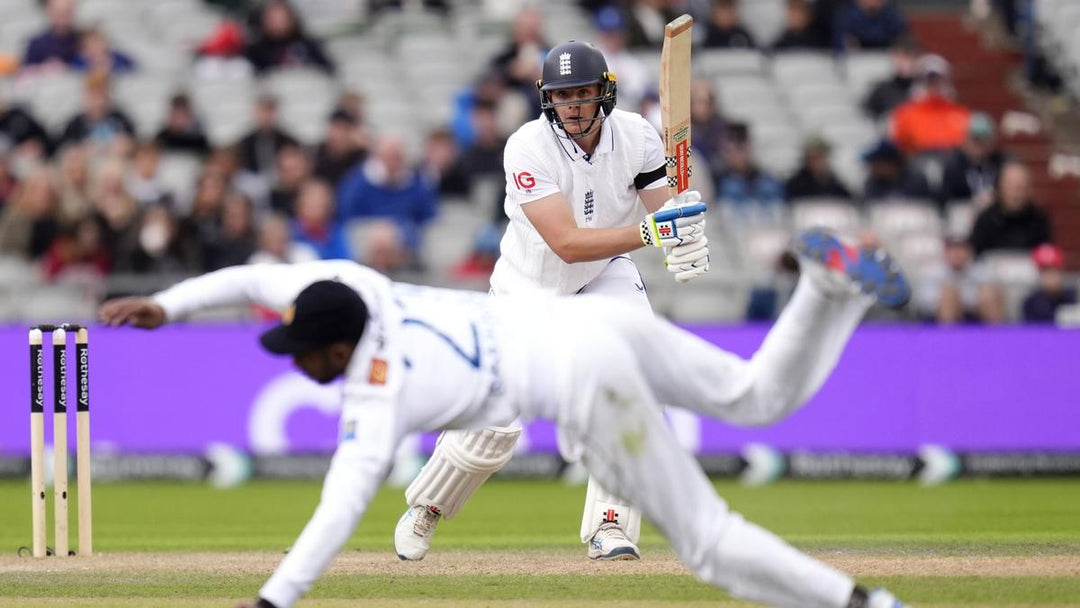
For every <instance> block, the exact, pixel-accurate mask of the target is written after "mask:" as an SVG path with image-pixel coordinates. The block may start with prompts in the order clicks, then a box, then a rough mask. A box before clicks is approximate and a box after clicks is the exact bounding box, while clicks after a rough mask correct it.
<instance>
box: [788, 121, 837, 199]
mask: <svg viewBox="0 0 1080 608" xmlns="http://www.w3.org/2000/svg"><path fill="white" fill-rule="evenodd" d="M830 152H831V148H830V147H829V144H828V142H826V141H825V140H824V139H822V138H821V137H817V136H813V137H810V138H809V139H807V140H806V143H805V144H804V145H803V164H802V167H800V168H799V170H798V171H797V172H796V173H795V175H793V176H791V178H790V179H788V181H787V183H786V184H785V185H784V194H785V195H786V197H787V200H788V201H796V200H798V199H801V198H813V197H831V198H846V199H850V198H851V192H849V191H848V189H847V188H845V187H844V184H842V183H840V180H839V179H838V178H837V177H836V174H835V173H833V171H832V168H830V167H829V153H830Z"/></svg>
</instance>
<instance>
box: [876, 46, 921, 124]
mask: <svg viewBox="0 0 1080 608" xmlns="http://www.w3.org/2000/svg"><path fill="white" fill-rule="evenodd" d="M920 54H921V51H920V49H919V47H918V45H916V44H915V42H914V41H912V40H911V38H908V37H906V36H905V37H903V38H901V39H899V40H897V41H896V42H895V43H894V44H893V45H892V46H891V47H889V60H890V61H891V62H892V70H893V75H892V77H890V78H888V79H886V80H883V81H881V82H879V83H877V84H876V85H874V88H873V89H871V90H870V94H869V95H867V97H866V99H865V100H864V101H863V109H864V110H866V113H867V114H869V115H870V116H873V117H874V118H875V119H877V120H881V119H883V118H885V117H886V116H888V115H889V113H890V112H892V111H893V110H894V109H895V108H896V107H898V106H900V105H903V104H904V103H905V102H907V100H908V99H909V98H910V97H911V87H912V85H914V84H915V63H916V62H917V61H918V60H919V56H920Z"/></svg>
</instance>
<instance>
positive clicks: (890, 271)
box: [795, 228, 911, 308]
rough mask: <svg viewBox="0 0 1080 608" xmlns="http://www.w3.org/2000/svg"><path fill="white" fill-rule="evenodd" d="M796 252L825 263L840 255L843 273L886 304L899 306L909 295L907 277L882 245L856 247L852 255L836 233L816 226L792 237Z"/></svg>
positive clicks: (886, 305) (878, 301) (866, 292)
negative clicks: (879, 246)
mask: <svg viewBox="0 0 1080 608" xmlns="http://www.w3.org/2000/svg"><path fill="white" fill-rule="evenodd" d="M795 253H796V254H798V255H799V256H801V257H804V258H806V259H809V260H813V261H815V262H818V263H820V264H824V265H826V266H828V265H829V261H830V260H832V259H834V258H836V257H839V259H840V260H841V261H842V264H843V272H844V274H846V275H847V276H848V277H849V278H850V279H851V280H852V281H854V282H855V284H856V285H858V287H859V290H860V291H862V292H863V293H864V294H866V295H868V296H871V297H873V298H874V299H875V300H876V301H877V303H878V304H880V305H881V306H884V307H886V308H901V307H903V306H904V305H905V304H907V303H908V300H910V299H911V287H910V286H909V285H908V282H907V279H905V278H904V275H903V273H902V272H901V271H900V268H899V266H897V264H896V261H895V260H893V258H892V256H890V255H889V254H888V253H886V252H885V250H884V249H869V248H864V249H859V250H857V252H856V255H855V257H854V258H852V257H851V254H850V252H849V250H848V248H847V247H845V246H844V244H843V243H841V242H840V239H838V238H836V235H834V234H832V233H831V232H829V231H828V230H824V229H820V228H815V229H812V230H808V231H806V232H803V233H800V234H799V235H798V236H796V237H795ZM834 270H835V269H834Z"/></svg>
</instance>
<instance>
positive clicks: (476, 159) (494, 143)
mask: <svg viewBox="0 0 1080 608" xmlns="http://www.w3.org/2000/svg"><path fill="white" fill-rule="evenodd" d="M472 123H473V132H474V133H475V134H476V138H475V139H474V140H473V143H472V145H471V146H469V147H468V148H467V149H466V150H465V151H464V152H463V153H462V155H461V169H462V171H464V172H465V174H466V175H468V176H469V178H470V179H476V178H483V177H499V178H500V180H501V179H502V177H503V148H504V147H505V146H506V138H505V137H503V136H502V134H501V133H499V127H498V122H497V120H496V116H495V104H493V103H490V102H480V103H477V104H476V105H475V106H473V111H472Z"/></svg>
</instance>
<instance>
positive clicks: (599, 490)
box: [581, 477, 641, 545]
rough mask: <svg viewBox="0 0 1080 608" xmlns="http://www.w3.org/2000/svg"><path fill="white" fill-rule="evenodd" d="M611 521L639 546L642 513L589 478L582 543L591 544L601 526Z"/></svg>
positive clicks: (582, 518)
mask: <svg viewBox="0 0 1080 608" xmlns="http://www.w3.org/2000/svg"><path fill="white" fill-rule="evenodd" d="M611 521H613V522H615V523H617V524H619V527H620V528H622V531H623V533H624V534H626V538H628V539H630V542H632V543H634V544H635V545H636V544H637V542H638V538H639V537H640V536H641V511H640V510H638V509H636V508H634V507H632V506H630V503H629V502H628V501H626V500H625V499H623V498H620V497H618V496H616V495H615V494H612V493H611V492H608V491H607V490H605V489H604V488H603V487H602V486H601V485H600V484H599V483H598V482H597V481H596V480H595V479H593V478H592V477H589V487H588V489H587V490H585V510H584V512H583V513H582V514H581V542H583V543H587V542H589V539H591V538H592V537H593V535H594V534H596V531H597V530H598V529H600V525H601V524H604V523H606V522H611Z"/></svg>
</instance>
